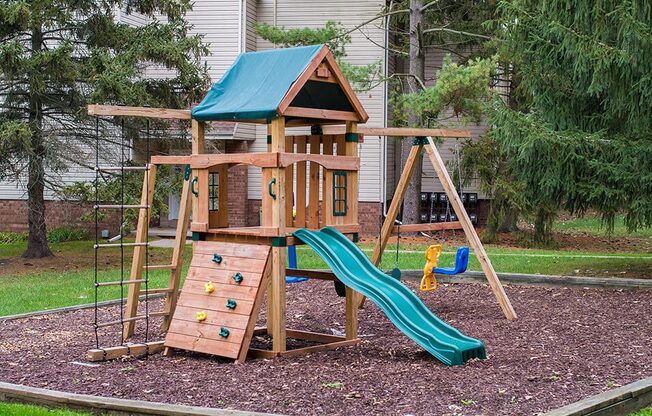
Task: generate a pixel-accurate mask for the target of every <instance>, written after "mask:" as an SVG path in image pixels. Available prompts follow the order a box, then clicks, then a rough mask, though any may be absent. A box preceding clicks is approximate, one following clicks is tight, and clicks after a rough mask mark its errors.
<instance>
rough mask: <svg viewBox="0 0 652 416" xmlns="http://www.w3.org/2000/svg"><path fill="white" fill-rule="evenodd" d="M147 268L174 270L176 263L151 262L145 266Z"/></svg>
mask: <svg viewBox="0 0 652 416" xmlns="http://www.w3.org/2000/svg"><path fill="white" fill-rule="evenodd" d="M144 267H145V270H174V269H176V266H175V265H174V264H150V265H148V266H144Z"/></svg>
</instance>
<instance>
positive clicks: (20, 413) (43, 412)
mask: <svg viewBox="0 0 652 416" xmlns="http://www.w3.org/2000/svg"><path fill="white" fill-rule="evenodd" d="M0 415H3V416H90V413H86V412H77V411H73V410H66V409H50V408H47V407H41V406H32V405H28V404H20V403H0Z"/></svg>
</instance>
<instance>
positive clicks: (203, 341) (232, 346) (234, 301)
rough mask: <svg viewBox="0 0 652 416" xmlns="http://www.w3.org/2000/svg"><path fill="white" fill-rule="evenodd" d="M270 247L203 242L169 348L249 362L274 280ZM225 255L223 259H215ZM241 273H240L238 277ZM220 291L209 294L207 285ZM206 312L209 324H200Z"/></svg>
mask: <svg viewBox="0 0 652 416" xmlns="http://www.w3.org/2000/svg"><path fill="white" fill-rule="evenodd" d="M270 249H271V247H270V246H263V245H254V244H238V243H225V242H216V241H197V242H195V243H194V246H193V255H192V262H191V263H190V269H189V270H188V275H187V276H186V280H185V282H184V284H183V289H182V291H181V294H180V295H179V300H178V303H177V307H176V309H175V311H174V315H173V317H172V321H171V322H170V328H169V330H168V332H167V335H166V337H165V347H168V348H179V349H184V350H189V351H196V352H202V353H206V354H212V355H219V356H222V357H228V358H233V359H235V360H237V361H238V362H244V360H245V358H246V356H247V351H248V349H249V344H250V342H251V338H252V336H253V333H254V327H255V325H256V319H257V317H258V311H259V310H260V304H261V302H262V298H263V295H264V293H265V289H266V288H267V284H268V279H269V276H270V269H271V268H270V261H269V254H270ZM216 255H217V256H219V257H220V258H218V259H217V260H219V262H217V261H214V258H215V257H216ZM238 273H239V274H238ZM208 282H211V283H212V284H213V287H214V291H213V292H212V293H208V292H207V291H206V287H205V285H206V283H208ZM198 312H205V314H206V319H205V320H203V321H201V322H200V321H198V320H197V313H198Z"/></svg>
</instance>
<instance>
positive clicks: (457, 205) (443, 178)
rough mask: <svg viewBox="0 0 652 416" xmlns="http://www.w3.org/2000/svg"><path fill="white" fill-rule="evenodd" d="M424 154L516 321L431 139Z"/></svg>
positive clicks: (509, 315)
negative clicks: (426, 155)
mask: <svg viewBox="0 0 652 416" xmlns="http://www.w3.org/2000/svg"><path fill="white" fill-rule="evenodd" d="M426 153H427V154H428V157H429V158H430V162H432V166H433V167H434V168H435V172H437V177H439V180H440V182H441V184H442V186H443V187H444V191H445V192H446V195H448V201H449V202H450V204H451V206H452V207H453V210H454V211H455V214H456V215H457V218H458V219H459V221H460V223H461V224H462V228H463V229H464V233H465V234H466V238H467V239H468V240H469V245H470V246H471V248H473V252H474V253H475V255H476V257H477V258H478V261H479V262H480V266H481V267H482V271H483V272H484V274H485V276H486V277H487V280H488V281H489V286H491V290H493V292H494V295H496V298H497V299H498V303H499V304H500V307H501V308H502V310H503V313H504V314H505V317H506V318H507V319H509V320H510V321H511V320H513V319H516V312H515V311H514V308H513V307H512V304H511V302H510V301H509V298H508V297H507V294H506V293H505V289H503V285H502V284H501V283H500V280H499V279H498V276H497V275H496V271H495V270H494V268H493V266H492V265H491V261H490V260H489V257H488V256H487V253H486V251H485V250H484V247H483V246H482V242H480V238H479V237H478V234H477V233H476V232H475V228H473V224H472V223H471V220H470V219H469V216H468V215H467V213H466V210H465V209H464V206H463V205H462V201H461V200H460V196H459V195H458V194H457V191H456V190H455V185H453V181H452V180H451V178H450V175H449V174H448V171H447V170H446V165H444V161H443V160H442V158H441V156H440V155H439V152H438V151H437V148H436V147H435V142H434V141H433V140H432V138H431V137H429V138H428V146H426ZM392 202H393V201H392ZM388 218H389V217H388ZM374 254H375V252H374Z"/></svg>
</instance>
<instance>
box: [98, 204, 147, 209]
mask: <svg viewBox="0 0 652 416" xmlns="http://www.w3.org/2000/svg"><path fill="white" fill-rule="evenodd" d="M93 208H95V209H111V208H114V209H121V208H138V209H146V208H149V205H120V204H113V205H111V204H109V205H104V204H103V205H95V206H93Z"/></svg>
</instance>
